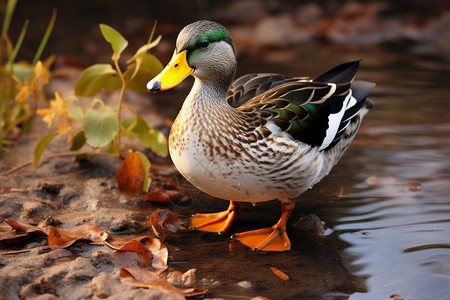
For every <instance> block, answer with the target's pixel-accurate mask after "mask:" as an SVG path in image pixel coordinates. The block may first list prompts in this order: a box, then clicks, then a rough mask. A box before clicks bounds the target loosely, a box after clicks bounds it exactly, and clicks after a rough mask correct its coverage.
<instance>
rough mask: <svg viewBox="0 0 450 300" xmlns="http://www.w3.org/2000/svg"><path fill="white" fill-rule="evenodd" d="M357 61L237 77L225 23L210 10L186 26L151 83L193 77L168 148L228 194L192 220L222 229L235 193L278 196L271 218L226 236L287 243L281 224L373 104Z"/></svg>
mask: <svg viewBox="0 0 450 300" xmlns="http://www.w3.org/2000/svg"><path fill="white" fill-rule="evenodd" d="M359 63H360V61H352V62H347V63H343V64H341V65H339V66H337V67H334V68H332V69H331V70H329V71H327V72H325V73H324V74H322V75H320V76H318V77H316V78H315V79H310V78H309V77H289V76H285V75H281V74H272V73H256V74H248V75H244V76H242V77H240V78H238V79H236V80H235V74H236V69H237V59H236V50H235V46H234V43H233V40H232V38H231V34H230V32H229V31H228V30H227V29H226V28H225V27H224V26H223V25H221V24H219V23H217V22H214V21H208V20H200V21H196V22H194V23H191V24H189V25H187V26H185V27H184V28H183V29H182V30H181V32H180V33H179V35H178V37H177V39H176V45H175V50H174V53H173V56H172V58H171V60H170V62H169V63H168V64H167V66H166V67H165V68H164V69H163V70H162V71H161V73H159V74H158V75H157V76H156V77H154V78H153V79H151V80H150V81H149V82H148V84H147V89H148V90H149V91H150V92H152V93H155V92H161V91H165V90H168V89H170V88H173V87H175V86H177V85H178V84H179V83H181V82H182V81H183V80H184V79H185V78H187V77H188V76H193V77H194V83H193V86H192V89H191V91H190V92H189V94H188V96H187V97H186V99H185V100H184V103H183V105H182V107H181V110H180V111H179V114H178V116H177V117H176V119H175V121H174V122H173V125H172V127H171V130H170V134H169V139H168V143H169V153H170V157H171V159H172V161H173V163H174V165H175V166H176V168H177V169H178V170H179V172H180V173H181V174H182V175H183V176H184V177H185V178H186V179H187V180H188V181H189V182H190V183H192V184H193V185H194V186H195V187H197V188H198V189H200V190H201V191H203V192H204V193H206V194H209V195H211V196H214V197H216V198H219V199H224V200H227V201H229V205H228V208H227V209H226V210H225V211H222V212H217V213H196V214H194V215H193V216H192V218H191V220H190V228H191V229H195V230H200V231H206V232H216V233H219V234H222V233H224V232H226V231H227V230H228V229H229V228H230V226H231V225H232V223H233V221H234V220H235V218H236V216H237V215H238V214H239V212H240V211H241V210H242V204H241V203H243V202H250V203H252V204H256V203H259V202H264V201H271V200H278V201H279V202H280V204H281V216H280V219H279V220H278V222H276V224H274V225H273V226H271V227H267V228H262V229H256V230H251V231H246V232H241V233H236V234H234V235H233V236H232V238H234V239H237V240H238V241H240V242H241V243H243V244H244V245H246V246H248V247H250V248H251V249H253V250H262V251H286V250H289V249H290V248H291V242H290V240H289V237H288V235H287V233H286V224H287V221H288V219H289V216H290V215H291V213H292V211H293V209H294V207H295V202H296V201H298V200H300V199H299V196H300V195H301V194H302V193H304V192H305V191H307V190H308V189H310V188H312V187H313V186H314V185H315V184H317V183H318V182H319V181H321V180H322V179H323V178H324V177H325V176H326V175H327V174H328V173H329V172H330V171H331V169H332V168H333V166H334V165H336V164H337V162H338V161H339V160H340V158H341V157H342V156H343V154H344V152H345V151H346V150H347V148H348V147H349V146H350V144H351V142H352V140H353V139H354V137H355V135H356V133H357V131H358V129H359V127H360V125H361V121H362V119H363V117H364V116H365V115H366V113H367V112H368V111H369V110H370V108H371V107H372V103H371V102H370V100H368V99H367V96H368V95H369V93H370V91H371V90H372V89H373V87H374V86H375V84H374V83H371V82H366V81H357V80H354V78H355V76H356V72H357V71H358V67H359Z"/></svg>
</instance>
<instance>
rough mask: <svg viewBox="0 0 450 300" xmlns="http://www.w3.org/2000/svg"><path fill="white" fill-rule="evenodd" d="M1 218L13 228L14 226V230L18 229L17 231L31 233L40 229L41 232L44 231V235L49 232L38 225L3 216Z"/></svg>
mask: <svg viewBox="0 0 450 300" xmlns="http://www.w3.org/2000/svg"><path fill="white" fill-rule="evenodd" d="M0 220H1V221H3V222H5V223H6V224H8V225H9V226H11V227H12V228H14V230H16V232H23V233H29V232H34V231H40V232H42V234H43V235H47V233H46V232H45V231H44V230H42V229H41V228H39V227H37V226H33V225H29V224H27V223H23V222H20V221H16V220H11V219H4V218H2V217H0Z"/></svg>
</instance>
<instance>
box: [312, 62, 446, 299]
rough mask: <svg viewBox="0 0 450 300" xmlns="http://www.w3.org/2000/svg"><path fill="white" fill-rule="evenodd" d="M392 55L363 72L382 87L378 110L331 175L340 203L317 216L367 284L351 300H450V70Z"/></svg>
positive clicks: (376, 100)
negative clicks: (397, 298) (396, 299)
mask: <svg viewBox="0 0 450 300" xmlns="http://www.w3.org/2000/svg"><path fill="white" fill-rule="evenodd" d="M386 56H388V59H387V60H386V61H385V62H383V63H380V62H379V61H378V63H377V64H375V63H374V64H373V65H372V67H370V68H368V69H369V70H368V71H366V72H365V73H364V72H362V74H361V75H362V77H363V78H364V79H366V80H373V81H375V82H377V88H376V90H375V91H374V93H373V96H372V100H373V102H374V103H375V107H374V109H373V110H372V111H371V112H370V113H369V114H368V116H367V117H366V119H365V122H364V125H363V127H362V129H361V131H360V135H359V136H358V137H357V139H356V140H355V144H354V145H353V146H352V147H351V148H350V149H349V151H348V152H347V154H346V156H345V157H344V158H343V160H342V161H341V163H340V164H341V165H340V166H338V167H337V168H336V169H335V170H334V171H333V172H332V174H330V176H331V178H330V180H331V182H330V183H327V185H328V186H332V185H333V183H334V184H336V185H342V186H343V193H342V196H341V197H340V198H337V199H334V200H333V201H332V203H331V204H330V203H327V204H326V205H320V207H318V209H317V210H316V212H315V213H317V215H319V216H320V218H321V219H322V220H324V221H325V223H326V224H327V226H329V227H331V229H333V230H334V234H335V235H336V238H337V239H338V241H341V242H343V243H341V244H342V245H343V246H342V247H341V248H340V249H339V251H340V255H341V257H342V258H343V260H344V262H345V263H346V264H347V266H348V268H349V270H350V271H351V272H352V273H353V274H355V275H357V276H360V277H363V278H365V285H366V287H367V292H366V293H354V294H352V295H351V296H350V297H349V298H350V299H389V298H390V297H391V296H393V295H400V296H401V297H403V298H405V299H450V185H449V183H450V181H449V179H450V160H449V157H450V138H449V137H450V113H449V111H450V99H449V98H450V80H449V78H450V67H449V64H448V63H446V62H445V61H440V60H436V59H431V58H424V57H417V56H413V55H408V54H400V53H398V54H396V55H391V56H389V55H387V54H386ZM378 58H379V57H378ZM371 59H373V60H374V61H377V58H369V64H370V62H371ZM372 62H373V61H372ZM363 70H364V69H363ZM345 178H348V181H347V183H346V180H345ZM348 182H352V183H353V185H350V186H349V185H348Z"/></svg>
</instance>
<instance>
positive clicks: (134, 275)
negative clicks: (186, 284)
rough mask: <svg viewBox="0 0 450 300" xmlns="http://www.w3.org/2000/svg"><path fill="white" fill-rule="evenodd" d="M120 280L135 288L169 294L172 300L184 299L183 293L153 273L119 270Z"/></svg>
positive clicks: (137, 270) (127, 269)
mask: <svg viewBox="0 0 450 300" xmlns="http://www.w3.org/2000/svg"><path fill="white" fill-rule="evenodd" d="M120 280H121V282H123V283H128V284H131V285H134V286H137V287H143V288H150V289H155V290H158V291H161V292H163V293H168V294H170V295H171V296H172V297H173V298H174V299H185V297H184V294H183V291H182V290H180V289H179V288H176V287H174V286H173V285H171V284H170V283H168V282H167V281H166V280H164V279H162V278H160V277H159V276H158V275H157V274H156V273H155V272H150V271H146V270H142V269H136V268H121V269H120Z"/></svg>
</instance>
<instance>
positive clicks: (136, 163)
mask: <svg viewBox="0 0 450 300" xmlns="http://www.w3.org/2000/svg"><path fill="white" fill-rule="evenodd" d="M145 173H146V172H145V169H144V166H143V165H142V161H141V158H140V157H139V155H138V154H137V153H136V152H130V154H128V156H127V158H126V159H125V160H124V161H123V163H122V165H121V166H120V168H119V170H118V171H117V173H116V182H117V185H118V186H119V190H120V191H122V192H124V193H127V194H128V195H130V196H133V195H139V194H141V193H142V192H143V190H142V189H143V186H144V181H145Z"/></svg>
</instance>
